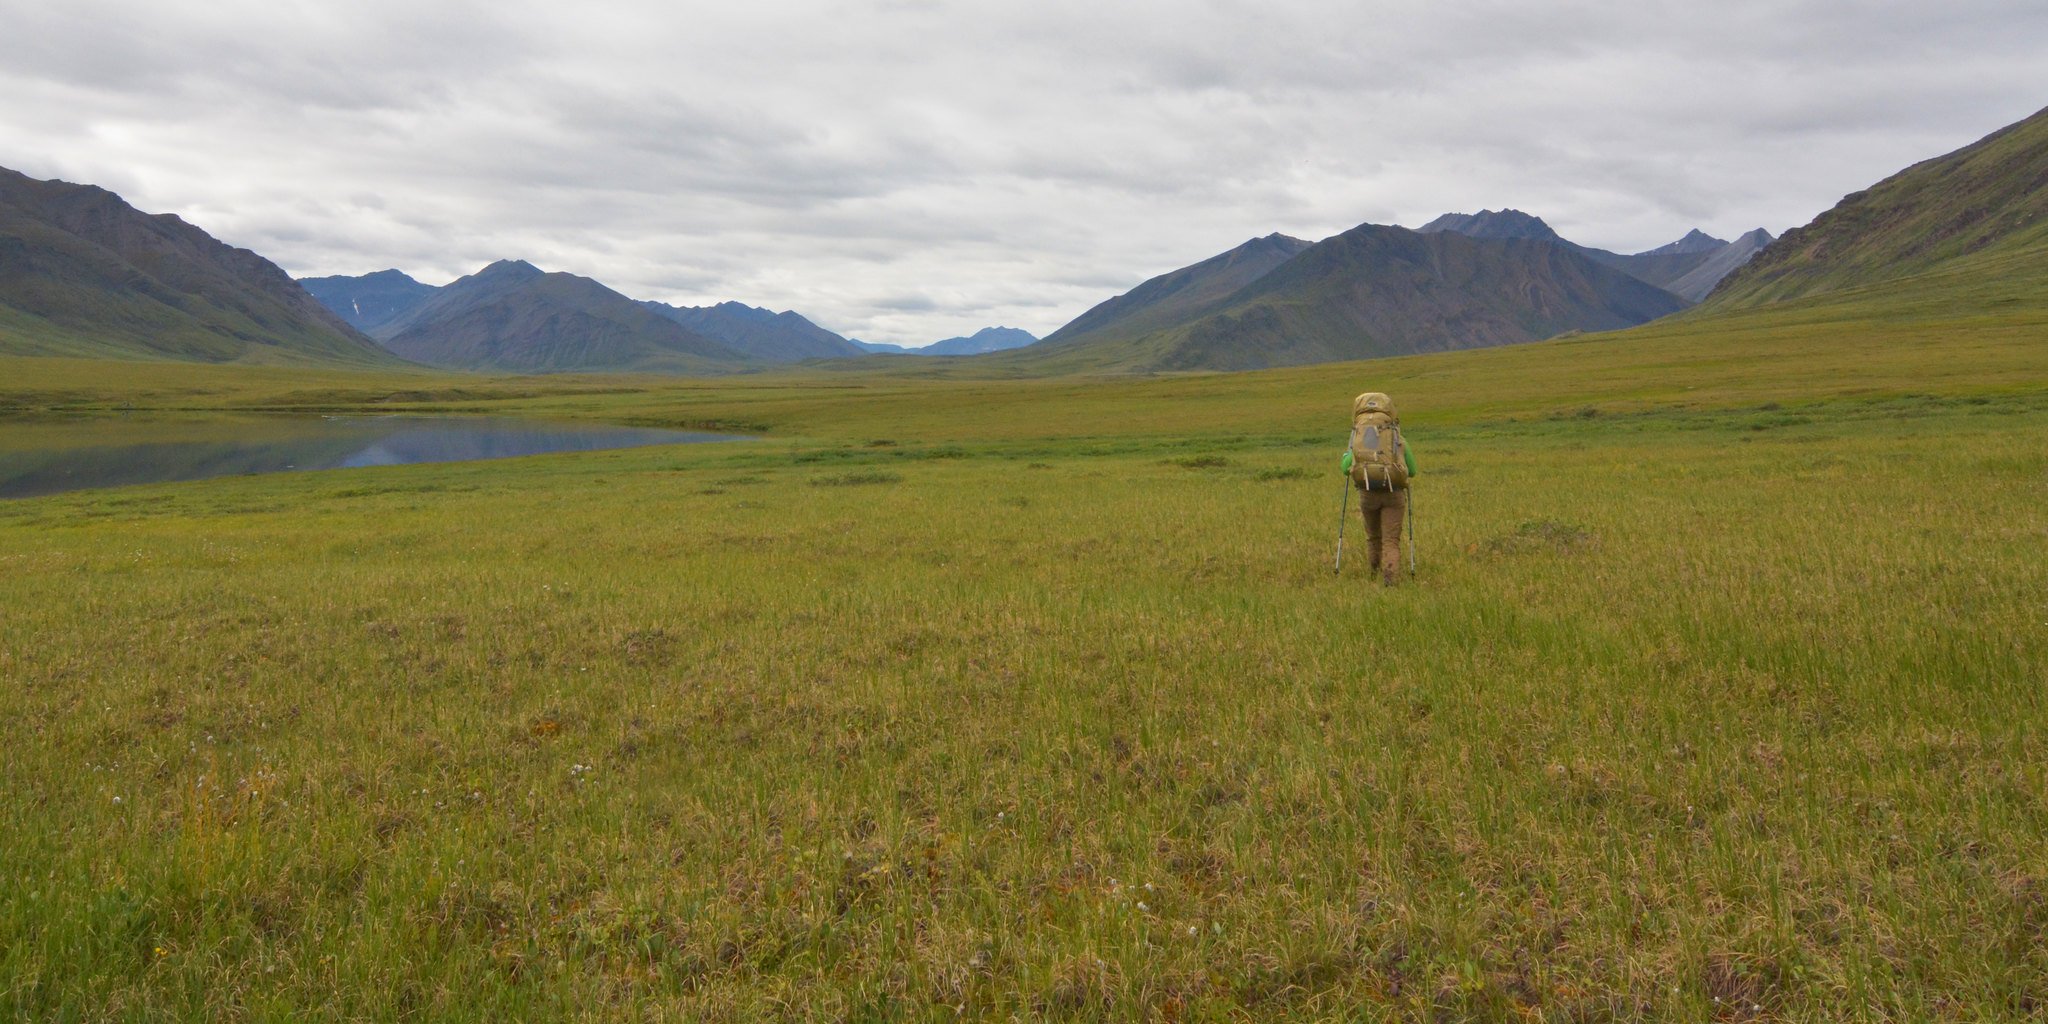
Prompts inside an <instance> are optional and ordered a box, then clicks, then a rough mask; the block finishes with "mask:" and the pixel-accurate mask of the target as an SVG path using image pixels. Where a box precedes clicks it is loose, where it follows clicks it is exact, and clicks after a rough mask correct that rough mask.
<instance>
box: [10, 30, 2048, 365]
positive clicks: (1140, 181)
mask: <svg viewBox="0 0 2048 1024" xmlns="http://www.w3.org/2000/svg"><path fill="white" fill-rule="evenodd" d="M699 6H708V5H699ZM0 23H4V24H6V25H7V26H8V31H7V32H6V33H5V34H4V35H0V164H5V165H7V166H11V167H15V168H17V169H19V170H22V171H24V172H27V173H30V174H35V175H38V176H44V177H65V178H69V179H72V180H83V181H91V182H94V183H97V184H102V185H105V186H107V187H109V188H112V189H114V190H115V191H117V192H120V193H122V194H123V195H124V196H126V197H127V198H128V199H129V200H130V201H131V202H134V203H135V204H136V205H138V206H140V207H142V208H144V209H148V210H153V211H169V212H176V213H178V214H180V215H182V216H184V217H186V218H187V219H188V220H191V221H193V222H194V223H197V224H199V225H200V226H202V227H204V228H206V229H207V230H208V231H211V232H212V233H214V234H215V235H217V236H219V237H221V238H223V239H226V240H228V241H230V242H232V243H234V244H237V245H245V246H248V247H250V248H254V249H256V250H257V251H259V252H263V253H265V254H266V255H268V256H270V257H272V258H273V259H276V260H278V261H279V262H280V263H282V264H283V265H284V266H285V267H286V268H287V269H288V270H291V271H292V272H294V273H298V274H301V275H311V274H327V273H360V272H364V271H369V270H375V269H380V268H382V267H386V266H397V267H399V268H401V269H404V270H406V271H408V272H410V273H413V274H414V275H416V276H418V277H420V278H422V279H424V280H429V281H445V280H450V279H452V278H454V277H456V276H459V275H461V274H465V273H469V272H471V271H473V270H475V269H476V268H477V267H478V266H481V265H482V264H484V263H486V262H489V261H490V260H493V259H497V258H501V257H517V258H524V259H529V260H532V261H533V262H535V263H537V264H539V265H541V266H543V267H548V268H550V269H560V270H567V271H571V272H574V273H579V274H586V275H588V276H591V277H595V278H598V279H599V280H602V281H605V282H606V283H608V284H610V285H612V286H613V287H616V288H618V289H620V290H621V291H624V292H626V293H628V294H631V295H635V296H638V297H644V298H655V299H662V300H665V301H677V302H692V303H700V302H710V301H718V300H722V299H739V300H741V301H746V302H750V303H754V304H758V305H766V306H772V307H774V308H777V309H784V308H793V309H797V310H800V311H802V312H804V313H805V314H806V315H809V316H811V317H813V318H814V319H816V320H818V321H819V322H820V323H822V324H824V325H825V326H827V327H831V328H833V329H835V330H841V331H845V332H848V333H851V334H855V335H857V336H860V337H863V338H866V339H869V340H877V341H895V342H902V343H921V342H925V341H930V340H933V339H936V338H941V337H946V336H949V335H957V334H963V333H967V332H970V331H972V330H974V329H976V328H978V327H982V326H988V325H991V324H998V323H1001V324H1009V325H1013V326H1020V327H1025V328H1027V329H1030V330H1033V331H1036V332H1038V333H1045V332H1047V331H1050V330H1052V329H1053V328H1055V327H1057V326H1059V325H1060V324H1061V323H1063V322H1064V321H1065V320H1067V319H1069V318H1071V317H1072V316H1074V315H1076V314H1078V313H1079V312H1081V311H1082V310H1083V309H1086V308H1087V307H1088V306H1090V305H1093V304H1094V303H1095V302H1098V301H1101V300H1102V299H1104V298H1107V297H1108V296H1109V295H1110V294H1113V293H1115V292H1117V291H1121V290H1123V289H1125V288H1128V287H1129V286H1130V285H1132V284H1135V283H1136V282H1137V281H1139V280H1142V279H1143V278H1145V277H1147V276H1150V275H1152V274H1155V273H1159V272H1161V271H1164V270H1168V269H1171V268H1173V267H1175V266H1180V265H1183V264H1186V263H1189V262H1192V261H1194V260H1197V259H1201V258H1204V257H1206V256H1209V255H1211V254H1214V253H1216V252H1219V251H1221V250H1223V249H1225V248H1228V247H1230V246H1232V245H1235V244H1237V243H1239V242H1241V241H1243V240H1245V239H1246V238H1250V237H1253V236H1256V235H1263V234H1266V233H1268V232H1272V231H1284V232H1287V233H1289V234H1294V235H1298V236H1302V237H1307V238H1319V237H1323V236H1326V235H1329V234H1332V233H1335V232H1337V231H1341V230H1343V229H1345V228H1348V227H1350V226H1352V225H1354V224H1357V223H1359V222H1361V221H1367V220H1371V221H1379V222H1394V223H1406V224H1414V223H1419V222H1420V221H1422V220H1426V219H1428V218H1429V217H1432V216H1434V215H1435V214H1437V213H1440V212H1443V211H1445V210H1454V209H1455V210H1467V211H1470V210H1476V209H1478V208H1480V207H1488V206H1490V207H1500V206H1517V207H1520V208H1522V209H1525V210H1529V211H1531V212H1534V213H1537V214H1539V215H1541V216H1543V217H1545V218H1546V219H1547V220H1549V221H1550V222H1551V223H1552V224H1553V225H1554V226H1556V227H1557V228H1558V230H1559V231H1561V232H1563V233H1564V234H1565V235H1566V236H1567V237H1571V238H1573V239H1575V240H1578V241H1582V242H1585V243H1587V244H1591V245H1599V246H1604V247H1608V248H1614V249H1622V250H1634V249H1641V248H1647V247H1649V246H1652V245H1657V244H1661V243H1663V242H1666V241H1669V240H1671V239H1673V238H1676V237H1678V236H1679V235H1681V234H1683V233H1684V232H1685V231H1686V230H1687V229H1689V228H1692V227H1695V226H1697V227H1701V228H1704V229H1706V230H1708V231H1710V232H1712V233H1715V234H1719V235H1723V236H1724V237H1726V236H1731V235H1733V234H1736V233H1739V232H1741V231H1744V230H1747V229H1749V228H1751V227H1757V226H1763V227H1768V228H1770V229H1771V230H1773V231H1782V230H1784V229H1785V228H1788V227H1791V226H1794V225H1796V224H1799V223H1803V222H1805V221H1806V220H1808V219H1810V218H1811V217H1812V216H1813V215H1815V214H1816V213H1818V212H1819V211H1821V210H1823V209H1825V208H1826V207H1828V206H1829V205H1832V203H1833V202H1834V201H1835V200H1836V199H1837V198H1839V197H1840V196H1841V195H1843V194H1844V193H1846V192H1849V191H1853V190H1855V189H1858V188H1861V187H1863V186H1865V185H1868V184H1869V183H1871V182H1872V181H1874V180H1876V179H1877V178H1879V177H1882V176H1884V175H1885V174H1888V173H1891V172H1892V171H1895V170H1897V169H1899V168H1901V167H1903V166H1905V165H1906V164H1908V163H1911V162H1913V161H1915V160H1919V159H1922V158H1925V157H1928V156H1932V155H1935V154H1937V153H1940V152H1943V151H1946V150H1948V149H1953V148H1955V147H1956V146H1960V145H1963V144H1965V143H1967V142H1970V141H1972V140H1974V139H1975V138H1977V137H1979V136H1981V135H1983V134H1984V133H1986V132H1988V131H1991V130H1992V129H1994V128H1997V127H1999V126H2000V125H2003V124H2006V123H2008V122H2011V121H2014V120H2017V119H2019V118H2020V117H2024V116H2026V115H2027V114H2030V113H2032V112H2033V111H2034V110H2035V109H2037V108H2039V107H2040V106H2041V105H2042V104H2043V103H2044V102H2048V97H2044V96H2043V95H2041V94H2039V93H2038V92H2037V90H2039V89H2040V88H2041V85H2042V81H2041V76H2040V74H2039V69H2040V67H2042V66H2043V64H2044V63H2048V61H2044V58H2048V8H2043V7H2042V6H2041V5H2039V4H2037V3H2032V2H2023V0H2001V2H1992V0H1960V2H1953V3H1948V4H1943V5H1930V4H1925V3H1921V2H1913V3H1907V2H1902V0H1865V2H1846V3H1845V2H1821V0H1804V2H1778V3H1762V2H1752V3H1729V4H1716V5H1701V4H1699V3H1697V2H1696V0H1688V2H1685V3H1678V2H1672V0H1641V2H1637V3H1631V4H1627V5H1617V4H1609V3H1593V2H1590V0H1580V2H1570V3H1552V4H1540V5H1535V4H1526V3H1518V2H1511V0H1466V2H1458V3H1443V2H1429V0H1389V2H1374V3H1357V2H1345V0H1298V2H1290V3H1279V4H1274V3H1271V2H1264V3H1254V2H1249V0H1175V2H1171V3H1168V2H1161V0H1147V2H1130V3H1120V4H1103V3H1100V2H1099V0H1097V2H1087V3H1083V2H1079V0H1041V2H1038V3H1033V4H1006V5H996V4H975V3H966V2H957V3H955V2H942V0H931V2H920V0H874V2H867V3H848V2H844V0H838V2H827V0H803V2H787V0H784V2H771V3H762V4H754V5H725V6H723V7H719V8H716V9H703V10H696V9H687V8H678V7H675V6H674V5H666V4H658V3H652V2H604V3H598V4H593V5H575V6H571V5H560V4H544V3H540V2H538V0H500V2H494V3H491V4H488V5H486V4H483V3H469V2H456V3H432V4H421V3H398V2H394V0H367V2H359V3H355V4H349V5H325V6H321V5H300V4H276V3H267V2H257V0H216V2H210V3H205V4H201V3H196V2H175V0H172V2H155V3H142V2H139V0H70V2H67V3H64V4H50V3H44V2H38V0H0Z"/></svg>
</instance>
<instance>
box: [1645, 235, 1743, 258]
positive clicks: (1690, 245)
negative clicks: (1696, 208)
mask: <svg viewBox="0 0 2048 1024" xmlns="http://www.w3.org/2000/svg"><path fill="white" fill-rule="evenodd" d="M1727 244H1728V243H1727V242H1726V241H1724V240H1722V239H1719V238H1715V237H1714V236H1712V235H1710V234H1707V233H1706V232H1704V231H1701V230H1700V229H1698V228H1694V229H1692V230H1691V231H1688V232H1686V233H1685V237H1684V238H1681V239H1679V240H1678V241H1676V242H1672V243H1670V244H1668V245H1660V246H1658V247H1656V248H1655V249H1647V250H1644V251H1643V252H1639V253H1636V255H1638V256H1681V255H1687V254H1690V253H1696V252H1713V251H1714V250H1716V249H1719V248H1722V247H1723V246H1726V245H1727Z"/></svg>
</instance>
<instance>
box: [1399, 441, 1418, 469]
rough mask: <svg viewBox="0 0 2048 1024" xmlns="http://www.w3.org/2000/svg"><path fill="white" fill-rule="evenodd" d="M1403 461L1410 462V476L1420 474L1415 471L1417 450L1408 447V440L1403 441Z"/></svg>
mask: <svg viewBox="0 0 2048 1024" xmlns="http://www.w3.org/2000/svg"><path fill="white" fill-rule="evenodd" d="M1401 461H1403V462H1406V463H1407V464H1408V475H1409V476H1418V475H1420V474H1418V473H1416V472H1415V452H1414V451H1413V450H1411V449H1410V448H1409V447H1408V442H1407V441H1405V440H1404V441H1402V442H1401Z"/></svg>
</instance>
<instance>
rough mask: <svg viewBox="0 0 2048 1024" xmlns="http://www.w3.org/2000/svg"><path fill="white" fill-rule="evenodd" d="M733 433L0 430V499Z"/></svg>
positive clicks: (462, 425)
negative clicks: (92, 488) (219, 477)
mask: <svg viewBox="0 0 2048 1024" xmlns="http://www.w3.org/2000/svg"><path fill="white" fill-rule="evenodd" d="M737 440H744V438H742V437H740V436H738V435H734V434H708V433H699V432H694V431H686V430H656V429H652V428H645V427H615V426H603V425H586V424H575V423H547V422H540V421H535V420H512V419H501V418H497V417H477V418H474V419H470V418H459V419H458V418H429V417H406V416H376V417H367V416H365V417H356V416H334V417H324V418H318V419H313V418H307V419H300V418H285V417H278V418H264V419H249V420H241V421H233V422H218V421H214V422H189V423H185V422H176V421H171V422H152V421H147V420H143V421H115V422H108V421H79V422H77V423H74V424H52V423H35V424H6V423H0V441H4V442H5V443H0V498H27V497H34V496H36V495H41V494H56V493H59V492H62V491H75V490H83V489H85V488H90V487H119V486H123V485H126V484H145V483H163V482H167V481H173V480H202V479H205V478H207V477H216V476H239V475H243V474H248V473H282V472H290V471H298V470H312V469H346V468H353V467H362V466H400V465H407V464H411V463H416V462H468V461H471V460H476V459H509V458H514V457H517V456H521V455H545V454H549V453H553V452H588V451H600V450H603V449H608V448H640V447H645V446H648V445H659V444H692V443H696V442H702V441H737Z"/></svg>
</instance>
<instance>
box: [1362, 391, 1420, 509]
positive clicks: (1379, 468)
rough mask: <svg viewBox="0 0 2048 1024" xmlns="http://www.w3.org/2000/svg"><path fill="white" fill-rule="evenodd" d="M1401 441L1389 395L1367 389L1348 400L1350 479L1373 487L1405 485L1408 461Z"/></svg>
mask: <svg viewBox="0 0 2048 1024" xmlns="http://www.w3.org/2000/svg"><path fill="white" fill-rule="evenodd" d="M1402 444H1403V442H1402V440H1401V420H1400V418H1399V417H1397V416H1396V415H1395V414H1394V400H1393V399H1391V398H1388V397H1387V396H1386V395H1383V394H1381V393H1379V392H1377V391H1368V392H1366V393H1365V394H1362V395H1360V396H1358V397H1357V398H1354V399H1352V400H1351V479H1352V480H1354V481H1356V482H1357V484H1358V486H1360V487H1364V488H1366V489H1368V490H1377V491H1398V490H1402V489H1404V488H1406V487H1407V486H1408V463H1407V460H1406V459H1405V458H1403V457H1402V456H1403V452H1402V450H1401V449H1402Z"/></svg>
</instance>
